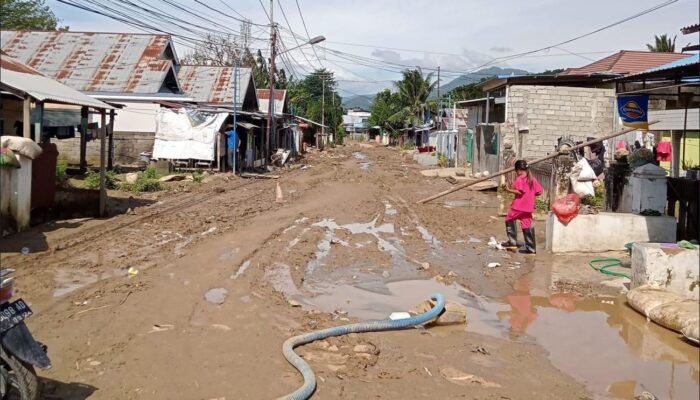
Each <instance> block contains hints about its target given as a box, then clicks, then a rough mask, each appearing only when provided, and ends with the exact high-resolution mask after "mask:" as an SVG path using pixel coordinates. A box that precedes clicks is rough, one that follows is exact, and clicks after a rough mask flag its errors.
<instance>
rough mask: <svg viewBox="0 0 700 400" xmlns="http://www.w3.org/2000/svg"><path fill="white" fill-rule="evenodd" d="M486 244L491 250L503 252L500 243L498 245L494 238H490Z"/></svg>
mask: <svg viewBox="0 0 700 400" xmlns="http://www.w3.org/2000/svg"><path fill="white" fill-rule="evenodd" d="M487 244H488V246H489V247H490V248H492V249H496V250H505V248H504V247H503V246H502V245H501V243H499V242H498V240H496V238H495V237H493V236H491V238H490V239H489V242H488V243H487Z"/></svg>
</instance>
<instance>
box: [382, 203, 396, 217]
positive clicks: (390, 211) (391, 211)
mask: <svg viewBox="0 0 700 400" xmlns="http://www.w3.org/2000/svg"><path fill="white" fill-rule="evenodd" d="M396 212H397V211H396V208H394V206H393V205H391V203H389V202H388V201H384V215H396Z"/></svg>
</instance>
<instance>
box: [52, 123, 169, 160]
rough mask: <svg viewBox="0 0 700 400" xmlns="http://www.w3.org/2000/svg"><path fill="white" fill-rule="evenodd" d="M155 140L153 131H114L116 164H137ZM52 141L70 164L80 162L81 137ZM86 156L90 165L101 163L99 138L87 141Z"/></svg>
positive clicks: (62, 157)
mask: <svg viewBox="0 0 700 400" xmlns="http://www.w3.org/2000/svg"><path fill="white" fill-rule="evenodd" d="M117 120H118V119H117ZM117 120H115V122H116V121H117ZM154 141H155V133H153V132H114V165H137V164H138V162H139V154H140V153H141V152H144V151H153V142H154ZM51 142H52V143H55V144H56V146H57V148H58V158H59V159H62V160H66V161H68V164H72V165H78V164H79V162H80V138H79V137H75V138H72V139H63V140H57V139H51ZM86 157H87V163H88V165H91V166H98V165H100V141H99V140H92V141H90V142H88V143H87V155H86Z"/></svg>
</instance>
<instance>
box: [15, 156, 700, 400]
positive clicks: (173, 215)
mask: <svg viewBox="0 0 700 400" xmlns="http://www.w3.org/2000/svg"><path fill="white" fill-rule="evenodd" d="M304 163H305V164H306V165H308V168H304V169H294V170H291V171H287V172H284V173H282V177H281V178H280V179H279V180H244V179H240V178H230V179H229V178H226V177H223V176H217V177H216V178H214V179H211V181H210V182H207V183H204V184H201V185H197V184H177V185H174V186H173V187H172V188H171V190H170V191H168V192H162V193H158V194H155V195H151V196H147V197H145V198H143V199H134V200H133V203H134V204H133V207H132V210H131V211H130V212H129V213H127V214H123V215H120V216H117V217H114V218H111V219H108V220H99V221H96V220H76V221H62V222H58V223H52V224H47V225H43V226H40V227H37V228H35V229H33V230H31V231H28V232H25V233H22V234H19V235H15V236H12V237H8V238H5V239H3V240H2V242H1V244H2V249H3V254H2V264H3V267H10V266H11V267H13V268H16V269H17V271H18V272H17V274H16V275H17V280H18V287H19V290H18V295H19V296H21V297H23V298H24V299H25V300H27V301H28V302H29V303H30V304H31V306H32V308H33V309H34V311H35V315H34V316H33V317H32V318H30V319H29V321H28V325H29V326H30V328H31V329H32V331H33V333H34V334H35V336H36V337H37V338H39V339H40V340H41V341H43V342H44V343H46V344H47V345H48V348H49V354H50V357H51V358H52V361H53V363H54V367H53V369H51V370H49V371H43V372H41V373H40V375H41V376H42V378H43V380H44V383H45V392H46V398H47V399H88V398H89V399H202V400H207V399H227V400H232V399H272V398H277V397H279V396H281V395H284V394H286V393H288V392H290V391H292V390H294V389H295V388H297V387H298V386H299V385H300V384H301V378H300V376H299V375H298V374H297V372H296V371H295V370H294V369H293V368H292V367H291V366H290V365H288V364H287V362H286V360H285V359H284V357H283V356H282V352H281V346H282V342H283V341H284V340H285V339H286V338H288V337H290V336H293V335H297V334H300V333H303V332H307V331H311V330H315V329H320V328H326V327H330V326H337V325H342V324H345V323H348V322H350V321H356V320H365V319H384V318H387V317H388V315H389V314H390V313H391V312H394V311H407V310H408V309H410V308H411V307H413V306H415V305H416V304H418V303H420V302H421V301H423V300H425V299H428V298H429V296H430V294H431V293H433V292H436V291H439V292H442V293H443V294H444V295H445V296H446V297H447V299H448V300H449V301H453V302H458V303H461V304H463V305H465V306H467V307H468V315H467V324H466V326H465V325H463V324H462V325H455V326H449V327H438V328H430V329H412V330H407V331H400V332H384V333H368V334H352V335H349V336H344V337H340V338H335V339H330V340H327V341H323V342H318V343H313V344H310V345H307V346H304V347H302V348H299V349H298V352H299V353H300V354H302V355H303V357H304V358H305V359H306V360H308V361H309V363H310V364H311V366H312V368H313V369H314V371H315V372H316V374H317V381H318V389H317V391H316V394H315V396H314V398H315V399H371V398H381V399H414V398H415V399H418V398H436V399H594V398H632V397H633V396H635V395H637V394H640V393H641V392H642V391H644V390H648V391H650V392H652V393H655V394H656V395H657V396H659V397H660V398H674V399H685V398H697V395H698V354H697V348H695V347H692V346H689V345H688V344H686V343H684V342H681V341H679V340H678V339H677V337H676V336H675V335H674V334H672V333H669V332H667V331H665V330H663V329H661V328H659V327H657V326H654V325H652V324H648V323H647V322H646V321H645V320H644V318H643V317H641V316H639V315H637V314H635V313H634V312H632V311H630V310H628V309H627V308H626V307H625V305H624V304H623V302H622V301H621V300H620V298H619V297H618V296H619V293H620V288H619V286H615V285H614V284H609V283H606V282H599V281H596V282H594V281H588V282H582V281H576V279H573V280H572V279H569V278H570V277H572V276H573V278H576V277H577V276H578V275H577V274H576V273H573V274H567V273H566V272H567V271H569V272H570V268H571V267H570V266H571V265H573V266H574V267H573V268H575V269H576V268H579V269H581V268H585V263H584V262H583V261H582V260H581V257H576V256H569V257H560V258H556V257H553V256H549V255H545V254H541V255H538V256H537V258H531V257H530V258H527V257H522V256H520V255H517V254H512V253H506V252H500V251H497V250H493V249H490V248H489V247H488V246H487V245H486V243H487V242H488V240H489V238H490V237H491V236H497V237H499V238H500V237H502V236H503V233H502V232H503V223H502V219H501V218H499V217H497V212H498V202H497V200H496V196H495V194H493V193H480V192H471V191H462V192H458V193H455V194H453V195H451V196H450V197H448V198H447V199H445V200H442V201H436V202H434V203H431V204H427V205H417V204H416V201H417V200H419V199H420V198H423V197H426V196H427V195H429V194H431V193H434V192H437V191H441V190H444V189H446V188H448V187H449V184H448V183H447V182H445V181H444V180H442V179H435V178H426V177H423V176H422V175H420V173H419V170H420V168H421V167H419V166H418V165H416V164H415V162H414V161H413V160H412V159H411V157H410V156H407V155H402V154H401V153H400V152H398V151H397V150H395V149H387V148H383V147H373V146H369V145H358V144H351V145H347V146H343V147H340V148H336V149H333V150H331V151H327V152H323V153H310V154H308V156H307V157H306V159H305V160H304ZM278 183H279V184H280V187H281V189H282V193H283V197H284V201H283V202H276V196H275V192H276V185H277V184H278ZM538 224H539V225H537V227H538V228H539V231H538V239H539V243H540V244H543V243H544V237H543V232H544V229H543V224H542V223H541V222H538ZM24 246H26V247H28V248H29V249H30V253H29V254H27V255H22V254H19V253H17V252H16V249H19V248H21V247H24ZM541 247H543V246H541ZM494 262H496V263H499V264H500V266H499V267H495V268H489V267H488V266H487V265H488V264H489V263H494ZM576 264H579V266H576ZM129 268H132V270H137V271H138V273H136V274H132V275H131V276H130V275H129V274H128V272H127V271H128V270H129ZM567 268H569V269H567ZM579 274H580V273H579ZM565 278H566V279H565ZM582 280H583V279H582ZM601 293H602V294H605V295H606V297H604V298H599V297H595V296H591V295H592V294H601ZM358 345H362V346H358ZM669 392H670V393H671V395H670V396H669V394H668V393H669ZM693 396H694V397H693Z"/></svg>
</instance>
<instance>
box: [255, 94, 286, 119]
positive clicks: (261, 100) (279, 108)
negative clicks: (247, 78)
mask: <svg viewBox="0 0 700 400" xmlns="http://www.w3.org/2000/svg"><path fill="white" fill-rule="evenodd" d="M257 92H258V93H257V94H258V105H259V107H260V108H259V110H260V112H263V113H265V114H267V112H268V111H270V89H258V90H257ZM274 93H275V115H277V114H283V113H284V112H286V109H285V108H286V107H285V105H286V102H287V91H286V90H283V89H275V90H274Z"/></svg>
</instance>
